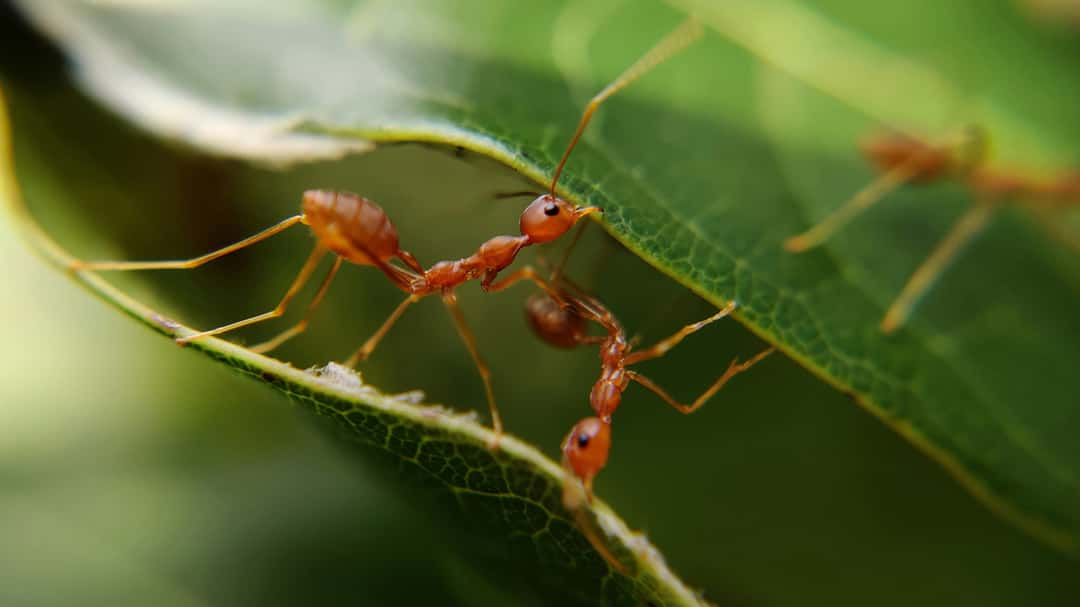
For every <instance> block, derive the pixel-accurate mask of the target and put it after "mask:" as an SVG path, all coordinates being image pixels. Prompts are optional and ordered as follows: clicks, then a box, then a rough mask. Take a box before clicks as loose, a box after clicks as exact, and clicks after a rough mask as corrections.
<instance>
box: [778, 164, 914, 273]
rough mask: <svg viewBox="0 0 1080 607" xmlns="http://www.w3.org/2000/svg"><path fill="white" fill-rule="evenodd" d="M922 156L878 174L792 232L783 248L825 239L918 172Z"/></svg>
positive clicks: (794, 250)
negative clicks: (799, 230)
mask: <svg viewBox="0 0 1080 607" xmlns="http://www.w3.org/2000/svg"><path fill="white" fill-rule="evenodd" d="M924 160H925V158H924V157H923V155H922V154H916V155H914V156H912V158H911V160H909V161H908V162H905V163H903V164H901V165H899V166H897V167H896V168H894V169H892V170H890V171H888V172H886V173H884V174H882V175H881V176H880V177H878V178H877V179H875V180H873V181H871V182H870V183H869V184H868V185H867V186H866V187H864V188H863V189H861V190H859V191H858V192H856V193H855V195H854V196H852V197H851V198H850V199H849V200H848V201H847V202H846V203H844V205H843V206H841V207H840V208H838V209H836V210H835V211H833V212H832V213H830V214H829V215H828V216H826V217H825V219H822V220H821V221H820V222H819V223H818V224H817V225H815V226H813V227H812V228H810V229H809V230H807V231H805V232H803V233H802V234H799V235H797V236H792V237H791V238H788V239H787V240H785V241H784V248H785V249H787V250H788V251H791V252H792V253H802V252H803V251H806V250H808V249H812V248H814V247H816V246H818V245H819V244H821V243H823V242H825V241H826V240H828V239H829V237H831V236H832V235H833V234H835V233H836V232H837V230H839V229H840V228H842V227H843V226H844V224H846V223H847V222H849V221H851V220H852V219H853V218H855V216H856V215H858V214H859V213H862V212H863V211H865V210H866V209H868V208H870V207H871V206H873V205H874V204H875V203H876V202H878V201H879V200H881V199H882V198H884V197H885V196H886V195H887V194H889V193H890V192H892V191H893V190H895V189H896V188H898V187H900V186H901V185H903V184H904V183H906V182H907V181H909V180H911V179H912V178H913V177H915V175H917V174H918V172H919V166H920V164H921V163H922V162H923V161H924Z"/></svg>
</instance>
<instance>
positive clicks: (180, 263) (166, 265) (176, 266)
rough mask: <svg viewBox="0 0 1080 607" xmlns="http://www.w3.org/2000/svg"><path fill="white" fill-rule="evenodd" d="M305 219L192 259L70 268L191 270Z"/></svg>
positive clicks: (81, 264)
mask: <svg viewBox="0 0 1080 607" xmlns="http://www.w3.org/2000/svg"><path fill="white" fill-rule="evenodd" d="M303 220H304V216H303V215H293V216H292V217H289V218H288V219H285V220H282V221H280V222H278V223H277V224H275V225H273V226H270V227H269V228H266V229H265V230H263V231H262V232H259V233H258V234H254V235H252V236H248V237H247V238H245V239H243V240H241V241H240V242H234V243H233V244H231V245H228V246H226V247H222V248H220V249H218V250H216V251H211V252H209V253H207V254H206V255H200V256H198V257H192V258H191V259H181V260H176V261H81V260H75V261H73V262H71V265H70V266H68V269H69V270H71V271H73V272H75V271H80V270H93V271H126V270H190V269H192V268H197V267H199V266H201V265H203V264H205V263H207V262H210V261H213V260H215V259H217V258H219V257H224V256H226V255H228V254H229V253H233V252H236V251H239V250H240V249H243V248H245V247H250V246H251V245H253V244H255V243H257V242H261V241H263V240H266V239H267V238H270V237H271V236H273V235H275V234H279V233H281V232H284V231H285V230H287V229H289V228H291V227H293V226H294V225H296V224H298V223H300V222H302V221H303Z"/></svg>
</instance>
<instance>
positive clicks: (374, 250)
mask: <svg viewBox="0 0 1080 607" xmlns="http://www.w3.org/2000/svg"><path fill="white" fill-rule="evenodd" d="M701 34H702V29H701V26H700V24H698V23H697V22H696V21H694V20H692V19H690V20H687V21H686V22H684V23H683V24H682V25H680V26H679V27H678V28H676V29H675V30H674V31H672V32H671V33H669V34H668V35H667V36H665V37H664V38H663V39H661V40H660V41H659V42H658V43H657V44H656V45H655V46H653V48H652V49H650V50H649V51H648V52H646V53H645V54H644V55H643V56H642V57H641V58H639V59H638V60H637V61H636V62H635V63H634V64H633V65H631V66H630V67H629V68H628V69H627V70H626V71H625V72H623V73H622V74H621V75H620V76H619V77H618V78H616V79H615V80H614V81H612V82H611V83H610V84H609V85H607V86H606V87H605V88H604V89H603V90H601V91H600V92H599V93H597V94H596V95H595V96H594V97H593V98H592V99H591V100H590V101H589V103H588V104H587V105H586V107H585V110H584V112H583V113H582V116H581V119H580V120H579V122H578V126H577V129H576V130H575V132H574V134H573V136H572V137H571V139H570V142H569V144H568V145H567V147H566V151H565V152H564V153H563V156H562V159H561V160H560V161H559V164H558V166H557V167H556V169H555V172H554V175H553V177H552V181H551V189H550V190H549V191H548V192H547V193H546V194H542V195H540V196H539V197H537V198H536V199H535V200H533V202H532V203H531V204H529V206H528V207H526V208H525V211H524V212H523V213H522V214H521V220H520V224H519V225H520V231H521V235H520V236H496V237H494V238H491V239H489V240H488V241H487V242H485V243H483V244H482V245H480V247H479V249H477V251H476V253H474V254H473V255H471V256H469V257H464V258H461V259H457V260H454V261H440V262H438V263H436V264H434V265H432V266H431V267H430V268H428V269H424V267H423V266H422V265H421V264H420V263H419V262H418V261H417V260H416V258H415V257H413V255H412V254H410V253H409V252H408V251H405V250H403V249H402V248H401V247H400V245H399V243H398V232H397V228H396V227H395V226H394V224H393V222H391V221H390V218H389V217H388V216H387V215H386V212H385V211H383V209H382V208H381V207H380V206H379V205H377V204H375V203H374V202H372V201H371V200H368V199H367V198H364V197H363V196H359V195H357V194H352V193H347V192H334V191H326V190H309V191H306V192H304V195H303V202H302V209H301V213H300V214H299V215H293V216H292V217H289V218H287V219H285V220H283V221H281V222H279V223H277V224H276V225H274V226H271V227H270V228H267V229H265V230H263V231H261V232H259V233H257V234H255V235H253V236H250V237H248V238H245V239H243V240H241V241H239V242H236V243H233V244H231V245H228V246H226V247H223V248H221V249H218V250H216V251H212V252H210V253H207V254H205V255H201V256H199V257H194V258H191V259H186V260H176V261H93V262H85V261H75V262H73V263H72V264H71V266H70V269H71V270H72V271H82V270H89V271H128V270H188V269H193V268H197V267H199V266H201V265H203V264H205V263H208V262H210V261H213V260H215V259H218V258H219V257H223V256H225V255H228V254H229V253H233V252H235V251H239V250H240V249H244V248H246V247H249V246H251V245H253V244H256V243H258V242H261V241H263V240H266V239H267V238H270V237H271V236H274V235H276V234H279V233H281V232H283V231H285V230H287V229H288V228H290V227H292V226H295V225H297V224H304V225H307V226H309V227H310V228H311V231H312V232H313V234H314V236H315V238H316V243H315V246H314V249H313V250H312V252H311V254H310V255H309V256H308V259H307V261H306V262H305V263H304V265H303V266H302V267H301V268H300V271H299V273H298V274H297V276H296V278H295V279H293V282H292V284H291V285H290V286H289V288H288V289H287V290H286V292H285V295H284V296H283V297H282V298H281V301H279V302H278V304H277V305H276V306H275V307H274V308H273V309H272V310H270V311H268V312H264V313H262V314H258V315H255V316H252V317H250V318H245V319H243V320H239V321H236V322H233V323H230V324H227V325H223V326H220V327H217V328H214V329H210V330H208V331H201V332H198V333H193V334H191V335H186V336H183V337H178V338H176V342H177V343H179V344H186V343H188V342H191V341H194V340H196V339H200V338H203V337H208V336H211V335H220V334H222V333H227V332H229V331H232V330H234V329H239V328H240V327H245V326H248V325H253V324H256V323H259V322H262V321H265V320H270V319H272V318H277V317H279V316H281V315H283V314H284V313H285V310H286V308H287V307H288V305H289V303H290V302H291V301H292V299H293V298H294V297H295V296H296V295H297V293H299V291H300V290H301V289H302V288H303V286H304V285H305V284H306V283H307V281H308V280H309V279H310V278H311V275H312V274H313V273H314V272H315V269H316V268H317V267H318V264H319V262H320V261H321V260H322V259H323V257H325V256H326V255H327V254H328V253H333V254H334V255H335V259H334V263H333V265H332V266H331V267H330V270H329V271H328V272H327V274H326V276H325V278H323V281H322V284H321V285H320V286H319V288H318V290H317V292H316V294H315V297H314V298H313V299H312V301H311V303H310V304H309V306H308V309H307V311H306V313H305V314H304V316H303V317H302V318H301V320H300V321H299V322H298V323H296V324H295V325H293V326H292V327H290V328H288V329H286V330H285V331H283V332H281V333H280V334H278V335H277V336H275V337H273V338H272V339H270V340H268V341H266V342H263V343H260V344H258V345H255V346H253V347H252V348H251V349H252V350H253V351H255V352H259V353H266V352H269V351H271V350H273V349H274V348H276V347H278V346H280V345H281V344H282V343H284V342H285V341H286V340H288V339H290V338H291V337H293V336H295V335H297V334H299V333H301V332H303V331H304V330H305V329H306V328H307V325H308V322H309V319H310V316H311V314H312V313H313V311H314V310H315V308H316V307H317V306H318V305H319V303H320V302H321V301H322V299H323V297H324V296H325V294H326V291H327V290H328V289H329V287H330V283H331V282H332V280H333V278H334V276H335V275H336V273H337V271H338V269H339V268H340V267H341V264H342V262H343V261H348V262H350V263H353V264H356V265H360V266H375V267H376V268H378V269H379V270H380V271H381V272H382V273H383V274H384V275H386V277H387V278H388V279H389V280H390V282H391V283H393V284H394V285H395V286H397V287H398V288H399V289H401V290H402V291H404V292H406V293H408V297H406V298H405V300H403V301H402V302H401V303H400V304H398V306H397V307H396V308H395V309H394V311H393V312H391V314H390V316H389V317H388V318H387V319H386V321H384V322H383V324H382V325H381V326H380V327H379V328H378V330H376V331H375V333H374V334H373V335H372V336H371V337H370V338H369V339H368V340H367V341H366V342H364V344H363V345H362V346H360V348H359V349H358V350H357V351H356V352H354V353H353V355H352V356H350V357H349V358H348V359H347V360H346V361H345V363H344V364H345V365H346V366H349V367H354V366H356V365H357V364H358V363H360V362H361V361H363V360H365V359H366V358H367V357H368V356H370V355H371V353H372V352H373V351H374V349H375V347H376V345H377V344H378V343H379V341H380V340H381V339H382V338H383V336H385V335H386V333H387V332H388V331H389V330H390V328H391V327H392V326H393V325H394V323H395V322H396V321H397V320H398V319H399V318H400V317H401V315H402V314H403V313H404V312H405V310H406V309H407V308H408V307H409V306H410V305H412V304H413V303H415V302H417V301H419V300H420V299H421V298H422V297H425V296H427V295H431V294H434V293H438V294H440V295H441V297H442V300H443V303H444V304H445V305H446V307H447V309H448V310H449V312H450V315H451V317H452V318H453V320H454V323H455V326H456V328H457V330H458V333H459V334H460V335H461V338H462V341H464V342H465V346H466V348H467V349H468V350H469V354H470V355H471V357H472V359H473V362H474V363H475V365H476V367H477V370H478V371H479V373H480V377H481V379H482V381H483V383H484V391H485V394H486V396H487V401H488V407H489V409H490V411H491V420H492V429H493V430H494V433H495V441H496V442H497V441H498V437H499V436H500V435H501V433H502V421H501V418H500V416H499V411H498V407H497V406H496V404H495V395H494V391H493V390H492V387H491V379H490V372H489V370H488V367H487V363H486V362H485V361H484V360H483V358H482V357H481V356H480V353H479V351H478V349H477V347H476V340H475V338H474V336H473V333H472V331H471V329H469V326H468V324H467V323H466V321H465V317H464V315H463V314H462V312H461V309H460V307H459V305H458V302H457V296H456V295H455V294H454V290H455V289H456V288H457V287H458V286H460V285H461V284H463V283H465V282H468V281H470V280H476V279H479V280H480V281H481V282H480V286H481V288H482V289H483V290H485V291H488V292H492V291H499V290H502V289H505V288H507V287H509V286H511V285H512V284H514V283H516V282H518V281H520V280H523V279H526V280H532V281H533V282H535V283H536V284H537V285H539V286H540V287H541V288H544V289H545V290H548V291H549V292H550V293H551V295H552V296H553V297H557V296H558V294H557V293H556V292H554V291H551V290H550V288H549V287H548V286H547V284H546V282H545V281H544V280H543V279H541V278H540V277H539V275H538V274H537V273H536V272H535V270H533V268H531V267H525V268H522V269H521V270H518V271H516V272H514V273H512V274H511V275H509V276H507V277H506V278H504V279H502V280H500V281H496V278H497V276H498V274H499V272H501V271H502V270H504V269H505V268H507V267H508V266H509V265H510V264H511V263H513V261H514V259H515V258H516V257H517V254H518V253H519V252H520V251H521V249H522V248H524V247H526V246H529V245H532V244H539V243H545V242H549V241H551V240H555V239H556V238H559V237H560V236H562V235H563V234H564V233H566V231H567V230H569V229H570V228H571V227H572V226H573V225H574V224H575V223H577V222H578V221H579V220H581V219H582V218H583V217H585V216H587V215H590V214H592V213H596V212H599V211H600V209H599V208H598V207H578V206H576V205H574V204H572V203H570V202H568V201H566V200H564V199H562V198H560V197H558V196H557V195H556V188H557V185H558V181H559V177H560V175H561V174H562V171H563V168H564V167H565V165H566V162H567V160H568V159H569V157H570V153H571V152H572V151H573V149H574V147H575V146H576V145H577V142H578V140H579V139H580V137H581V134H582V133H583V132H584V130H585V127H586V126H587V125H588V123H589V121H590V119H591V118H592V115H593V113H594V112H595V111H596V109H597V108H598V107H599V106H600V105H601V104H602V103H603V102H604V101H606V100H607V99H608V98H609V97H611V96H612V95H614V94H615V93H616V92H618V91H620V90H622V89H623V88H625V87H626V86H627V85H629V84H630V83H631V82H633V81H634V80H636V79H637V78H639V77H641V76H642V75H644V74H645V73H647V72H649V71H650V70H652V69H653V68H654V67H656V66H657V65H658V64H660V63H661V62H663V61H664V60H666V59H667V58H669V57H671V56H672V55H674V54H676V53H677V52H679V51H680V50H682V49H683V48H685V47H686V46H688V45H689V44H690V43H691V42H693V41H694V40H696V39H697V38H699V37H700V36H701ZM392 259H397V260H398V261H399V262H400V263H401V264H402V265H399V264H394V263H391V260H392Z"/></svg>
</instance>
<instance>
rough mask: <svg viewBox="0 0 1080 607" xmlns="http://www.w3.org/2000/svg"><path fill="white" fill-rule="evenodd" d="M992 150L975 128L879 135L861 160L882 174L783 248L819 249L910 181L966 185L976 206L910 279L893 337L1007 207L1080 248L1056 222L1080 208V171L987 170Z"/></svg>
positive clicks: (886, 325)
mask: <svg viewBox="0 0 1080 607" xmlns="http://www.w3.org/2000/svg"><path fill="white" fill-rule="evenodd" d="M988 147H989V145H988V137H987V134H986V132H985V131H984V130H983V129H980V128H976V127H971V128H968V129H965V130H964V131H962V132H960V133H958V134H957V135H956V136H953V137H950V138H947V139H946V140H944V141H942V142H940V143H930V142H927V141H923V140H921V139H917V138H914V137H910V136H907V135H901V134H896V133H886V134H879V135H875V136H873V137H871V138H869V139H867V140H865V141H864V142H863V143H862V144H861V146H860V148H861V152H862V155H863V156H864V157H865V158H866V159H867V160H868V161H869V162H870V163H871V164H873V165H874V167H875V168H876V169H877V170H878V171H879V172H880V173H881V175H880V176H879V177H878V178H877V179H875V180H874V181H872V182H871V183H870V184H868V185H867V186H866V187H864V188H863V189H862V190H860V191H859V192H857V193H856V194H855V195H854V196H853V197H852V198H851V199H850V200H848V202H847V203H845V204H844V205H843V206H841V207H840V208H838V209H837V210H835V211H833V213H832V214H830V215H828V216H827V217H826V218H825V219H823V220H821V221H820V222H819V223H818V224H817V225H815V226H813V227H812V228H810V229H809V230H807V231H806V232H804V233H802V234H799V235H797V236H793V237H791V238H789V239H788V240H787V241H785V242H784V247H785V248H786V249H787V250H789V251H792V252H795V253H801V252H803V251H807V250H809V249H811V248H813V247H816V246H818V245H820V244H821V243H823V242H825V241H826V240H827V239H828V238H829V237H830V236H832V235H833V234H834V233H835V232H836V231H837V230H838V229H840V228H841V227H842V226H843V225H844V224H845V223H847V222H848V221H850V220H851V219H852V218H854V217H855V216H856V215H858V214H859V213H861V212H862V211H864V210H866V209H867V208H869V207H870V206H871V205H873V204H874V203H876V202H878V201H879V200H881V199H882V198H883V197H884V196H886V195H887V194H888V193H890V192H892V191H893V190H895V189H896V188H898V187H900V186H901V185H903V184H905V183H908V182H911V183H933V182H938V181H944V180H949V179H952V180H956V181H958V182H960V183H961V184H962V185H963V186H964V187H965V188H967V189H968V190H969V191H970V192H971V193H972V195H973V196H974V200H973V202H972V205H971V208H969V209H968V210H967V211H966V212H965V213H964V214H963V215H961V216H960V218H959V219H958V220H957V221H956V223H954V224H953V227H952V229H950V230H949V232H948V234H946V236H945V237H944V238H943V239H942V240H941V242H940V243H939V244H938V245H937V247H935V248H934V250H933V251H932V252H931V253H930V255H929V256H928V257H927V258H926V260H925V261H923V263H922V264H921V265H920V266H919V267H918V269H916V270H915V273H914V274H912V275H911V277H910V278H908V280H907V283H906V284H905V285H904V288H903V289H902V290H901V291H900V295H898V296H897V298H896V299H895V300H894V301H893V303H892V304H891V305H890V306H889V309H888V311H887V312H886V313H885V317H884V318H883V319H882V321H881V330H882V331H883V332H885V333H892V332H893V331H895V330H896V329H898V328H900V327H901V326H903V325H904V323H905V322H906V321H907V320H908V318H909V317H910V316H911V313H912V310H913V308H914V306H915V304H916V303H918V301H919V299H920V298H921V297H922V296H923V295H925V294H926V292H927V291H928V290H929V289H930V287H931V286H932V285H933V284H934V281H935V280H936V279H937V278H938V277H940V276H941V275H942V274H943V273H944V271H945V270H946V268H947V267H948V265H949V263H950V262H951V261H953V260H954V259H955V258H956V256H957V254H958V253H959V252H960V250H961V249H962V248H963V246H964V245H965V244H967V243H968V242H969V241H970V240H971V239H972V238H973V237H974V236H975V235H976V234H978V233H979V232H980V231H981V230H982V229H983V228H984V227H985V226H986V225H987V223H988V221H989V219H990V218H991V216H992V214H993V212H994V211H995V210H997V209H998V208H999V207H1001V206H1003V205H1005V204H1014V205H1017V206H1019V207H1022V208H1024V209H1026V210H1028V211H1030V212H1032V213H1035V215H1036V217H1037V218H1038V219H1039V220H1041V221H1042V223H1043V224H1044V225H1045V226H1046V227H1047V228H1048V229H1049V230H1050V231H1051V233H1052V234H1054V235H1055V236H1057V237H1058V238H1060V239H1061V240H1062V241H1064V242H1065V243H1067V244H1068V245H1069V246H1071V247H1072V248H1074V249H1077V250H1080V238H1078V237H1077V236H1076V235H1075V234H1069V233H1068V232H1067V231H1066V230H1065V229H1064V228H1062V226H1061V225H1060V224H1059V223H1058V221H1057V219H1058V216H1057V212H1058V211H1061V210H1063V209H1067V208H1077V207H1080V171H1073V172H1067V173H1064V174H1061V175H1059V176H1058V177H1056V178H1054V179H1049V180H1040V179H1035V178H1030V177H1026V176H1024V175H1021V174H1019V173H1017V172H1012V171H1006V170H1001V169H995V168H991V167H987V166H986V163H985V160H986V156H987V151H988Z"/></svg>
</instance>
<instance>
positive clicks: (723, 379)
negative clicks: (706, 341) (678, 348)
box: [626, 347, 776, 415]
mask: <svg viewBox="0 0 1080 607" xmlns="http://www.w3.org/2000/svg"><path fill="white" fill-rule="evenodd" d="M774 350H776V348H774V347H769V348H766V349H764V350H762V351H761V352H758V353H757V354H755V355H754V357H753V358H751V359H750V360H748V361H746V362H743V363H740V362H739V359H737V358H736V359H735V360H733V361H731V364H730V365H728V368H727V369H726V370H725V371H724V374H723V375H721V376H720V377H719V378H717V380H716V381H715V382H713V385H711V386H709V388H708V389H707V390H705V391H704V392H702V393H701V396H699V397H697V399H696V400H694V402H692V403H690V404H689V405H685V404H683V403H680V402H679V401H677V400H675V399H674V398H673V397H672V396H671V395H670V394H668V393H667V391H665V390H664V389H663V388H661V387H660V386H658V385H656V383H655V382H653V380H651V379H649V378H648V377H645V376H644V375H642V374H640V373H638V372H637V371H631V370H629V369H627V371H626V373H627V375H628V376H629V377H630V379H632V380H634V381H636V382H637V383H639V384H641V385H642V386H645V387H646V388H648V389H649V390H652V391H653V393H655V394H656V395H657V396H659V397H660V398H662V399H664V402H666V403H667V404H669V405H671V406H672V407H674V408H675V409H676V410H678V411H679V412H680V413H683V414H686V415H689V414H691V413H693V412H694V411H696V410H697V409H699V408H700V407H701V406H702V405H704V404H705V403H706V402H708V400H709V399H710V398H712V397H713V395H714V394H716V393H717V392H719V391H720V388H723V387H724V384H726V383H727V382H728V380H730V379H731V378H732V377H735V376H736V375H738V374H739V373H742V372H743V371H746V370H747V369H749V368H750V367H752V366H754V365H756V364H757V363H758V362H760V361H761V359H763V358H765V357H766V356H768V355H770V354H772V353H773V351H774Z"/></svg>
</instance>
